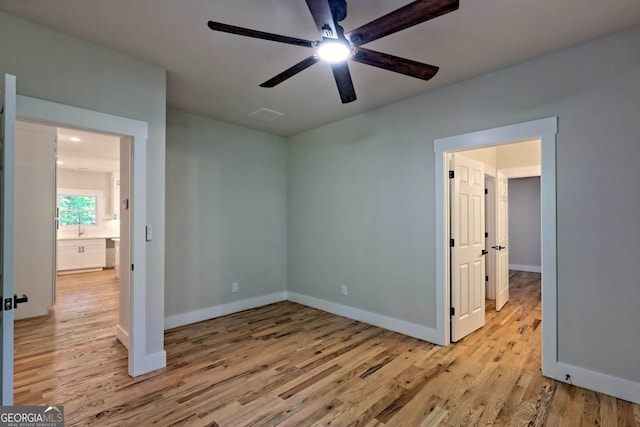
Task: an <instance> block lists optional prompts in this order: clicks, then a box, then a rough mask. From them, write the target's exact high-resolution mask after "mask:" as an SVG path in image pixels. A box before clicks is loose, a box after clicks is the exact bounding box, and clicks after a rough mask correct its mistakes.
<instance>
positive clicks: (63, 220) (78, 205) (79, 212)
mask: <svg viewBox="0 0 640 427" xmlns="http://www.w3.org/2000/svg"><path fill="white" fill-rule="evenodd" d="M96 205H97V197H96V196H72V195H60V196H58V207H59V208H60V212H59V215H60V225H78V224H80V225H96Z"/></svg>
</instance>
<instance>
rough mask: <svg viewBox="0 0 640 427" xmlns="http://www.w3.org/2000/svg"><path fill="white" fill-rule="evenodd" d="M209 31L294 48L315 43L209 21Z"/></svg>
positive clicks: (312, 45) (310, 45)
mask: <svg viewBox="0 0 640 427" xmlns="http://www.w3.org/2000/svg"><path fill="white" fill-rule="evenodd" d="M207 25H208V26H209V28H210V29H212V30H214V31H222V32H224V33H231V34H237V35H239V36H246V37H253V38H255V39H263V40H271V41H274V42H280V43H287V44H293V45H296V46H305V47H314V46H315V45H316V42H313V41H310V40H303V39H298V38H295V37H288V36H281V35H279V34H272V33H265V32H264V31H258V30H252V29H250V28H242V27H236V26H235V25H229V24H223V23H220V22H213V21H209V22H208V23H207Z"/></svg>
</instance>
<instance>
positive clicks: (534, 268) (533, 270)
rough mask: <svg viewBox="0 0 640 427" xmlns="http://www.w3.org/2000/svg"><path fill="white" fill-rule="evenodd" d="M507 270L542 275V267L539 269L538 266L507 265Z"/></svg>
mask: <svg viewBox="0 0 640 427" xmlns="http://www.w3.org/2000/svg"><path fill="white" fill-rule="evenodd" d="M509 270H516V271H526V272H529V273H542V267H540V266H539V265H522V264H509Z"/></svg>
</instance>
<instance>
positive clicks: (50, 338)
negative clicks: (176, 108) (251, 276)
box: [15, 271, 640, 427]
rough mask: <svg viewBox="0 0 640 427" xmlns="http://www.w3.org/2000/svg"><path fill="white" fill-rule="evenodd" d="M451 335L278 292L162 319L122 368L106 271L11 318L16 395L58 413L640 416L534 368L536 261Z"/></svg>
mask: <svg viewBox="0 0 640 427" xmlns="http://www.w3.org/2000/svg"><path fill="white" fill-rule="evenodd" d="M510 285H511V290H510V294H511V300H510V302H509V303H508V304H507V305H506V306H505V308H504V309H503V310H502V311H500V312H499V313H498V312H496V311H495V310H494V307H493V306H492V305H491V302H490V301H488V302H487V323H486V325H485V327H484V328H483V329H481V330H480V331H477V332H476V333H474V334H472V335H471V336H469V337H467V338H465V339H464V340H462V341H461V342H459V343H457V344H455V345H451V346H448V347H446V348H442V347H438V346H435V345H432V344H428V343H425V342H422V341H419V340H416V339H413V338H409V337H406V336H403V335H400V334H397V333H394V332H390V331H387V330H384V329H380V328H377V327H373V326H369V325H366V324H364V323H360V322H356V321H352V320H349V319H345V318H343V317H339V316H335V315H333V314H329V313H325V312H322V311H319V310H315V309H312V308H308V307H304V306H302V305H298V304H295V303H292V302H282V303H277V304H272V305H268V306H265V307H261V308H257V309H254V310H248V311H245V312H241V313H237V314H233V315H229V316H225V317H222V318H218V319H214V320H209V321H206V322H200V323H197V324H193V325H188V326H185V327H182V328H177V329H173V330H171V331H167V332H166V334H165V346H166V350H167V363H168V366H167V368H165V369H162V370H160V371H157V372H153V373H150V374H147V375H144V376H141V377H138V378H130V377H129V376H128V375H127V352H126V350H125V349H124V347H123V346H122V345H121V344H120V343H119V342H118V341H117V339H116V337H115V326H116V323H117V304H118V282H117V281H116V280H115V279H114V275H113V271H105V272H101V273H87V274H75V275H68V276H61V277H60V278H59V284H58V302H57V305H56V307H55V309H54V311H53V313H52V314H51V315H49V316H43V317H39V318H35V319H29V320H21V321H17V322H16V326H15V335H16V342H15V404H16V405H49V404H61V405H64V407H65V418H66V423H65V425H86V424H99V425H119V426H129V425H131V426H134V425H135V426H140V425H151V424H157V425H162V426H166V425H174V424H177V425H194V426H201V425H202V426H205V425H208V426H216V425H217V426H233V427H238V426H249V425H253V426H296V427H298V426H306V425H314V424H315V425H318V426H326V425H340V426H342V425H359V426H383V425H384V426H394V427H396V426H401V425H403V426H429V425H433V426H436V425H443V426H460V425H468V424H469V425H488V424H501V425H507V424H508V425H531V426H533V425H538V426H543V425H571V426H573V425H576V426H577V425H583V426H586V425H599V426H618V425H619V426H633V425H640V405H633V404H631V403H628V402H625V401H621V400H618V399H615V398H612V397H609V396H606V395H602V394H599V393H595V392H592V391H588V390H585V389H581V388H578V387H573V386H569V385H566V384H563V383H559V382H556V381H553V380H550V379H547V378H544V377H543V376H542V374H541V372H540V275H539V274H534V273H522V272H512V273H511V280H510Z"/></svg>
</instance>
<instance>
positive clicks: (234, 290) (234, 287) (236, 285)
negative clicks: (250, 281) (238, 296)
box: [231, 283, 238, 293]
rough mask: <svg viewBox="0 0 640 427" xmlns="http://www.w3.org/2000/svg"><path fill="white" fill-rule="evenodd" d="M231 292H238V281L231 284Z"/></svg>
mask: <svg viewBox="0 0 640 427" xmlns="http://www.w3.org/2000/svg"><path fill="white" fill-rule="evenodd" d="M231 292H234V293H235V292H238V284H237V283H233V284H232V285H231Z"/></svg>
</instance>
